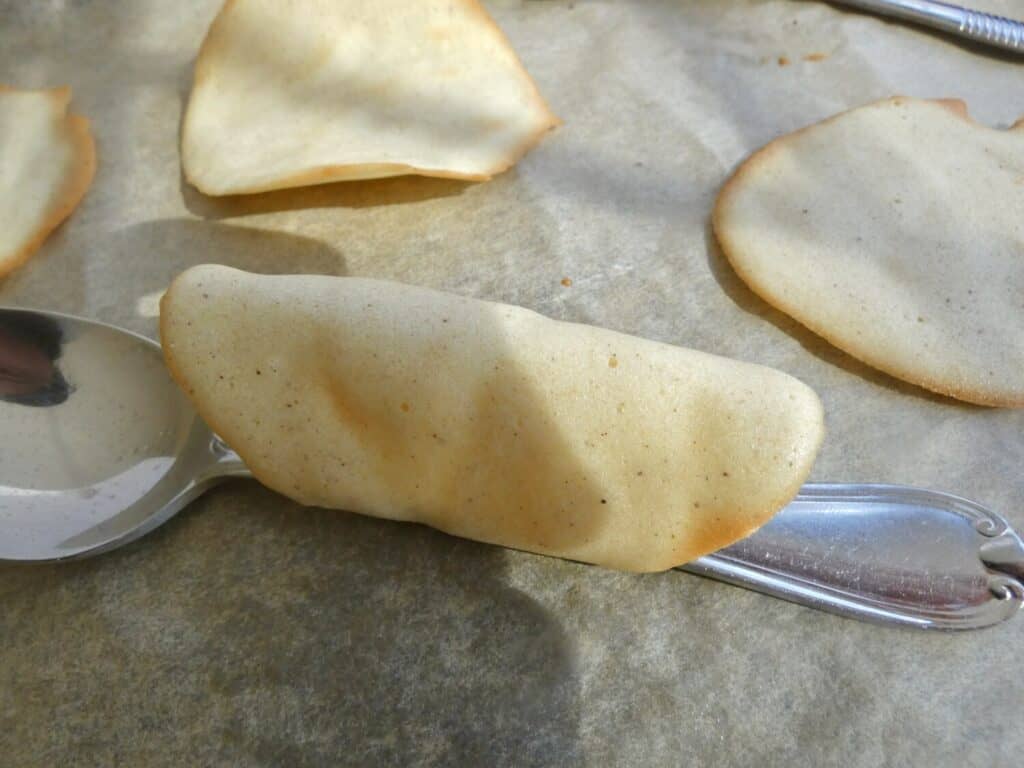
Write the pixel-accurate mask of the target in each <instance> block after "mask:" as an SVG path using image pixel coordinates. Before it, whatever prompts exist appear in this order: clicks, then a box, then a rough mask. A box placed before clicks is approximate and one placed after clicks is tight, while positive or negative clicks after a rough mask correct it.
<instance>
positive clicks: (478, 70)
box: [182, 0, 558, 195]
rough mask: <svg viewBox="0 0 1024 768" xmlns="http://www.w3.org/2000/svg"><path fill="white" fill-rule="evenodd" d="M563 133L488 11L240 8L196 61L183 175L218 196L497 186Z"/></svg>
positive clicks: (409, 5)
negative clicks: (551, 135) (420, 183)
mask: <svg viewBox="0 0 1024 768" xmlns="http://www.w3.org/2000/svg"><path fill="white" fill-rule="evenodd" d="M557 124H558V119H557V118H556V117H555V116H554V115H553V114H552V113H551V111H550V110H549V109H548V107H547V105H546V104H545V102H544V100H543V99H542V98H541V96H540V94H539V92H538V91H537V88H536V86H535V85H534V83H533V81H532V80H531V79H530V76H529V75H528V74H527V73H526V71H525V70H524V69H523V67H522V64H520V62H519V59H518V58H517V57H516V54H515V52H514V51H513V50H512V47H511V46H510V45H509V42H508V40H507V39H506V38H505V36H504V35H503V34H502V32H501V30H500V29H498V27H497V25H495V23H494V21H493V20H492V19H491V18H490V17H489V16H488V15H487V13H486V11H485V10H484V9H483V8H482V7H481V5H480V4H479V3H478V2H476V0H332V1H331V2H325V0H291V1H290V2H286V1H285V0H228V2H226V3H225V4H224V7H223V9H222V10H221V11H220V14H219V15H218V16H217V18H216V19H215V20H214V22H213V24H212V26H211V27H210V30H209V33H208V34H207V36H206V40H205V41H204V42H203V45H202V48H201V50H200V52H199V56H198V58H197V60H196V65H195V82H194V84H193V87H192V94H191V96H190V98H189V103H188V108H187V111H186V114H185V122H184V129H183V134H182V164H183V167H184V171H185V175H186V177H187V178H188V180H189V181H190V182H191V183H192V184H194V185H195V186H196V187H198V188H199V189H200V190H201V191H203V192H205V193H206V194H210V195H229V194H240V193H249V192H263V191H267V190H273V189H283V188H287V187H299V186H306V185H310V184H322V183H327V182H332V181H344V180H353V179H371V178H380V177H386V176H399V175H404V174H421V175H425V176H441V177H448V178H456V179H469V180H484V179H488V178H490V177H491V176H493V175H494V174H497V173H500V172H502V171H504V170H506V169H507V168H509V167H510V166H512V165H513V164H514V163H515V162H517V161H518V160H519V158H520V157H521V156H522V155H523V154H525V153H526V152H527V151H528V150H529V149H530V148H531V147H532V146H533V145H534V144H536V143H537V142H538V141H539V140H540V138H541V137H542V135H543V134H544V133H545V132H546V131H548V130H550V129H551V128H553V127H554V126H555V125H557Z"/></svg>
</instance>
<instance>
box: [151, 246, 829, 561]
mask: <svg viewBox="0 0 1024 768" xmlns="http://www.w3.org/2000/svg"><path fill="white" fill-rule="evenodd" d="M160 322H161V336H162V340H163V348H164V354H165V356H166V360H167V364H168V366H169V368H170V370H171V372H172V374H173V376H174V378H175V379H176V380H177V382H178V383H179V384H180V385H181V386H182V388H183V389H184V390H185V391H186V392H187V393H188V395H189V396H190V397H191V399H192V401H193V402H194V403H195V405H196V407H197V409H198V411H199V413H200V414H201V415H202V416H203V418H204V419H205V420H206V421H207V422H208V423H209V424H210V425H211V427H212V428H213V429H215V430H216V431H217V432H218V433H219V434H220V435H221V436H222V437H223V438H224V439H225V440H226V441H227V442H228V443H229V444H230V445H231V446H232V447H233V448H234V449H235V450H237V451H238V452H239V454H240V455H241V456H242V457H243V458H244V459H245V461H246V463H247V464H248V466H249V467H250V469H251V470H252V471H253V473H254V474H255V476H256V477H257V478H259V479H260V481H262V482H263V483H265V484H266V485H268V486H269V487H271V488H273V489H275V490H277V491H279V492H281V493H283V494H285V495H287V496H290V497H291V498H293V499H295V500H297V501H299V502H301V503H303V504H307V505H317V506H323V507H333V508H340V509H345V510H349V511H353V512H360V513H363V514H367V515H373V516H376V517H383V518H390V519H394V520H408V521H414V522H420V523H425V524H427V525H430V526H433V527H435V528H438V529H440V530H442V531H447V532H448V533H452V534H455V535H458V536H464V537H467V538H471V539H477V540H479V541H485V542H491V543H495V544H500V545H504V546H508V547H513V548H517V549H523V550H529V551H532V552H539V553H542V554H547V555H555V556H559V557H565V558H569V559H573V560H580V561H585V562H591V563H598V564H601V565H605V566H609V567H612V568H619V569H624V570H629V571H658V570H664V569H667V568H671V567H674V566H677V565H680V564H682V563H685V562H688V561H690V560H693V559H694V558H697V557H699V556H701V555H703V554H706V553H708V552H711V551H714V550H716V549H719V548H721V547H723V546H726V545H728V544H731V543H732V542H734V541H736V540H738V539H740V538H742V537H744V536H746V535H748V534H749V533H751V532H752V531H754V530H755V529H756V528H758V527H759V526H761V525H762V524H763V523H765V522H766V521H767V520H768V519H769V518H771V517H772V516H773V515H774V514H775V513H776V512H777V511H778V510H779V509H780V508H781V507H783V506H784V505H785V504H786V503H788V502H789V501H790V499H792V497H793V496H794V495H795V494H796V492H797V490H798V489H799V487H800V485H801V483H802V482H803V481H804V480H805V478H806V477H807V475H808V473H809V471H810V469H811V465H812V462H813V460H814V457H815V455H816V454H817V451H818V448H819V446H820V443H821V440H822V436H823V431H824V427H823V422H822V408H821V404H820V402H819V400H818V398H817V396H816V395H815V394H814V392H813V391H811V390H810V389H809V388H808V387H807V386H805V385H804V384H802V383H800V382H799V381H797V380H796V379H793V378H791V377H789V376H787V375H785V374H783V373H781V372H779V371H775V370H772V369H769V368H764V367H761V366H757V365H752V364H748V363H741V362H737V361H734V360H728V359H725V358H720V357H716V356H713V355H708V354H704V353H701V352H696V351H693V350H688V349H683V348H680V347H674V346H670V345H667V344H660V343H656V342H653V341H647V340H644V339H639V338H636V337H632V336H626V335H623V334H619V333H614V332H612V331H607V330H603V329H600V328H594V327H590V326H584V325H576V324H571V323H562V322H557V321H555V320H551V319H548V318H545V317H543V316H541V315H538V314H536V313H534V312H531V311H528V310H526V309H522V308H519V307H513V306H507V305H503V304H494V303H490V302H485V301H478V300H474V299H466V298H461V297H458V296H453V295H450V294H445V293H439V292H436V291H432V290H427V289H423V288H416V287H412V286H407V285H402V284H399V283H391V282H384V281H377V280H368V279H362V278H335V277H323V276H273V277H270V276H259V275H253V274H248V273H245V272H240V271H238V270H235V269H231V268H228V267H221V266H202V267H196V268H193V269H190V270H189V271H187V272H185V273H184V274H182V275H181V276H179V277H178V279H177V280H176V281H175V282H174V283H173V285H172V286H171V288H170V289H169V291H168V292H167V294H166V296H165V297H164V299H163V303H162V305H161V316H160Z"/></svg>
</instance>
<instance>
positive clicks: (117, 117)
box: [0, 0, 1024, 766]
mask: <svg viewBox="0 0 1024 768" xmlns="http://www.w3.org/2000/svg"><path fill="white" fill-rule="evenodd" d="M973 2H974V5H975V6H976V7H979V8H984V9H987V10H990V11H994V12H1002V13H1004V14H1011V13H1016V14H1017V15H1024V13H1022V10H1024V9H1022V7H1021V5H1020V3H1018V2H1016V1H1015V0H1002V1H1001V2H1000V1H998V0H991V1H990V2H984V3H983V2H982V1H981V0H973ZM217 5H218V2H217V0H187V1H182V2H175V3H168V2H162V1H161V0H136V1H135V2H131V3H123V2H116V0H91V1H90V0H52V1H51V2H31V3H28V2H22V1H21V0H0V80H2V81H5V82H7V83H10V84H13V85H17V86H19V87H41V86H48V85H59V84H64V83H68V84H70V85H71V86H72V87H73V88H74V102H73V108H74V110H75V111H76V112H80V113H83V114H85V115H87V116H88V117H89V118H91V120H92V121H93V126H94V132H95V135H96V139H97V144H98V151H99V171H98V173H97V176H96V181H95V184H94V186H93V188H92V190H91V191H90V192H89V194H88V195H87V197H86V199H85V201H84V203H83V204H82V206H81V207H80V208H79V210H78V211H76V212H75V214H74V215H73V216H72V217H71V219H70V220H69V221H68V222H67V223H66V224H65V225H64V226H62V227H61V228H60V229H59V230H58V231H57V232H56V233H55V234H54V235H53V236H52V237H51V238H50V240H49V241H48V242H47V243H46V245H45V246H44V247H43V249H42V250H41V251H40V252H39V253H38V254H37V255H36V256H35V258H34V259H33V260H32V261H31V262H30V263H29V264H28V265H27V266H26V267H25V268H23V269H21V270H20V271H18V272H17V273H15V274H14V275H13V276H12V277H11V278H9V279H8V280H6V281H5V282H2V283H0V303H4V304H15V305H30V306H41V307H47V308H52V309H56V310H61V311H65V312H72V313H76V314H81V315H86V316H90V317H95V318H99V319H101V320H105V321H108V322H112V323H116V324H119V325H122V326H125V327H128V328H131V329H133V330H136V331H140V332H143V333H146V334H149V335H152V336H155V334H156V317H155V313H156V301H157V298H158V297H159V294H160V292H161V291H162V290H163V289H164V288H165V287H166V285H167V283H168V282H169V280H170V279H171V278H172V277H173V276H174V275H175V274H176V273H178V272H179V271H180V270H182V269H184V268H185V267H187V266H189V265H192V264H197V263H201V262H209V261H216V262H222V263H225V264H230V265H233V266H237V267H241V268H245V269H250V270H255V271H263V272H314V273H326V274H348V275H367V276H373V277H382V278H394V279H398V280H403V281H406V282H411V283H418V284H422V285H427V286H433V287H438V288H444V289H448V290H452V291H456V292H459V293H463V294H466V295H472V296H478V297H481V298H488V299H497V300H501V301H507V302H512V303H516V304H522V305H525V306H528V307H531V308H534V309H537V310H539V311H541V312H544V313H546V314H549V315H552V316H555V317H558V318H562V319H567V320H576V321H582V322H588V323H594V324H598V325H603V326H607V327H610V328H614V329H616V330H621V331H625V332H629V333H633V334H638V335H641V336H646V337H649V338H654V339H659V340H664V341H668V342H672V343H677V344H682V345H686V346H691V347H696V348H699V349H703V350H707V351H712V352H716V353H719V354H724V355H729V356H732V357H736V358H740V359H744V360H750V361H756V362H759V363H765V364H768V365H772V366H776V367H778V368H781V369H783V370H785V371H788V372H790V373H792V374H794V375H796V376H798V377H800V378H801V379H803V380H804V381H806V382H807V383H809V384H810V385H812V386H813V387H814V388H815V389H817V391H818V392H819V393H820V394H821V396H822V399H823V400H824V402H825V405H826V409H827V419H828V428H829V435H828V438H827V440H826V443H825V446H824V448H823V451H822V454H821V457H820V459H819V461H818V463H817V466H816V468H815V471H814V478H815V479H818V480H851V481H884V482H899V483H909V484H916V485H921V486H926V487H932V488H937V489H943V490H948V491H953V492H955V493H958V494H961V495H964V496H968V497H971V498H975V499H977V500H979V501H982V502H985V503H987V504H989V505H991V506H992V507H993V508H994V509H996V510H998V511H1000V512H1002V513H1003V514H1004V515H1005V516H1007V517H1008V518H1009V519H1010V520H1011V521H1012V522H1014V523H1015V524H1016V525H1017V526H1018V527H1024V474H1022V471H1021V468H1022V467H1024V411H1018V412H1012V411H1000V410H987V409H983V408H977V407H972V406H968V405H963V404H958V403H955V402H953V401H950V400H946V399H943V398H939V397H936V396H933V395H930V394H928V393H926V392H924V391H923V390H920V389H917V388H914V387H912V386H909V385H904V384H901V383H899V382H896V381H894V380H893V379H891V378H889V377H886V376H884V375H882V374H879V373H876V372H874V371H872V370H871V369H868V368H866V367H865V366H864V365H862V364H860V363H858V362H856V361H855V360H853V359H851V358H850V357H848V356H847V355H845V354H843V353H841V352H839V351H837V350H836V349H834V348H832V347H831V346H829V345H828V344H826V343H824V342H822V341H821V340H819V339H818V338H816V337H815V336H813V335H812V334H810V333H809V332H807V331H805V330H802V329H801V328H800V327H798V326H796V324H795V323H793V322H792V321H790V320H789V319H787V318H786V317H785V316H783V315H781V314H780V313H778V312H776V311H774V310H772V309H771V308H769V307H768V306H767V305H765V304H764V303H763V302H761V301H760V300H758V299H757V298H755V297H754V295H753V294H751V293H750V291H749V290H748V289H747V288H746V287H745V286H744V285H743V284H742V283H741V282H740V281H739V280H738V279H737V278H736V276H735V275H734V274H733V272H732V271H731V270H730V268H729V267H728V265H727V264H726V263H725V262H724V261H723V259H722V256H721V254H720V253H719V251H718V250H717V248H716V247H715V245H714V243H713V241H712V238H711V236H710V234H709V225H708V213H709V211H710V208H711V204H712V202H713V200H714V196H715V194H716V192H717V189H718V188H719V186H720V185H721V183H722V181H723V180H724V179H725V177H726V176H727V174H728V173H729V171H730V169H731V168H733V167H734V166H735V165H736V163H738V162H739V161H740V160H741V159H742V158H743V157H744V156H745V155H746V154H748V153H749V152H750V151H751V150H753V149H755V148H757V147H758V146H760V145H762V144H763V143H765V142H767V141H768V140H770V139H772V138H774V137H775V136H777V135H779V134H780V133H783V132H787V131H790V130H792V129H795V128H798V127H801V126H803V125H806V124H808V123H810V122H813V121H816V120H818V119H820V118H823V117H825V116H827V115H830V114H832V113H835V112H837V111H839V110H842V109H846V108H849V107H853V106H856V105H859V104H862V103H864V102H867V101H870V100H873V99H877V98H882V97H885V96H889V95H892V94H894V93H903V94H907V95H912V96H958V97H961V98H964V99H965V100H966V101H967V102H968V104H969V106H970V109H971V111H972V113H973V114H974V116H976V117H977V118H978V119H980V120H982V121H984V122H987V123H990V124H993V125H997V126H1007V125H1009V124H1011V123H1012V122H1014V121H1015V120H1016V119H1017V118H1018V117H1019V116H1020V115H1021V114H1022V113H1024V64H1022V63H1018V62H1015V61H1014V60H1012V59H1009V58H1000V57H998V56H990V55H987V54H983V53H981V52H979V51H978V50H977V49H973V48H968V47H965V46H962V45H960V44H958V43H956V42H954V41H951V40H949V39H946V38H942V37H939V36H935V35H932V34H930V33H927V32H923V31H918V30H915V29H913V28H909V27H905V26H900V25H896V24H892V23H888V22H884V21H881V20H878V19H876V18H873V17H870V16H865V15H859V14H855V13H851V12H845V11H843V10H841V9H840V8H839V7H838V6H837V7H833V6H830V5H828V4H825V3H820V2H809V1H807V2H799V1H795V0H794V1H790V0H772V1H770V2H756V1H754V0H746V1H744V0H732V1H728V2H712V1H711V0H707V1H706V2H697V1H696V0H694V1H691V2H681V1H680V2H654V1H647V0H633V1H630V0H621V1H620V2H585V1H579V0H577V2H575V3H572V2H542V1H539V0H537V1H532V2H500V3H499V2H495V3H491V4H490V8H491V10H492V11H493V13H494V15H495V16H496V18H497V19H498V21H499V22H500V23H501V25H502V26H503V28H504V29H505V30H506V32H507V34H508V35H509V37H510V38H511V40H512V42H513V43H514V45H515V46H516V48H517V50H518V51H519V53H520V55H521V57H522V59H523V60H524V63H525V64H526V66H527V68H528V69H529V70H530V72H531V73H532V74H533V76H534V77H535V79H536V80H537V82H538V84H539V86H540V88H541V90H542V92H543V93H544V94H545V96H546V97H547V98H548V99H549V101H550V103H551V105H552V107H553V108H554V109H555V111H556V112H557V113H558V114H559V115H560V116H561V117H562V118H563V119H564V121H565V125H564V126H563V127H562V128H561V129H559V130H558V131H557V132H555V133H553V134H551V135H550V136H549V137H547V138H546V139H545V141H544V142H543V143H542V144H541V145H540V147H538V148H537V149H536V150H535V151H533V152H532V153H531V154H530V155H528V156H527V157H526V159H525V160H524V161H523V162H522V163H521V164H520V165H519V166H518V167H517V168H515V169H514V170H512V171H511V172H509V173H506V174H504V175H502V176H500V177H499V178H497V179H495V180H494V181H492V182H490V183H486V184H464V183H459V182H454V181H443V180H428V179H414V178H406V179H392V180H386V181H378V182H361V183H353V184H348V185H333V186H329V187H323V188H314V189H308V190H298V191H293V192H282V193H272V194H267V195H260V196H255V197H250V198H240V199H228V200H215V199H210V198H205V197H203V196H202V195H200V194H199V193H197V192H196V191H195V190H193V189H191V188H190V187H188V186H187V185H186V184H184V183H183V182H182V180H181V176H180V171H179V159H178V148H177V137H178V132H179V121H180V118H181V113H182V107H183V103H184V100H185V98H186V96H187V92H188V86H189V81H190V78H191V71H190V67H191V60H192V58H193V56H194V54H195V51H196V49H197V47H198V44H199V41H200V39H201V37H202V35H203V33H204V31H205V29H206V26H207V25H208V23H209V21H210V20H211V19H212V17H213V15H214V14H215V12H216V9H217ZM818 54H821V56H819V55H818ZM807 57H811V58H812V59H818V60H808V58H807ZM923 192H924V193H926V191H923ZM564 277H569V278H571V281H572V285H571V286H569V287H566V286H563V285H562V282H561V281H562V279H563V278H564ZM0 603H2V604H3V606H4V607H3V611H2V612H0V636H2V637H3V644H2V646H0V734H3V735H2V736H0V743H2V744H3V750H2V751H3V753H4V755H5V758H4V762H5V763H10V764H14V765H34V764H41V763H46V764H55V763H58V762H60V761H61V760H62V759H64V758H71V757H72V756H73V757H75V758H77V759H78V760H81V761H83V763H85V764H112V762H113V761H114V760H116V759H120V760H122V761H124V762H125V764H143V763H144V762H145V763H146V764H149V765H181V764H228V763H244V764H260V765H276V764H287V765H336V764H339V762H340V763H346V764H352V765H368V764H374V763H380V764H396V763H398V764H406V765H409V764H416V763H431V762H437V763H444V764H455V763H463V764H480V765H483V764H489V765H528V764H538V765H539V764H563V765H574V764H584V763H586V764H590V765H613V764H620V765H626V764H632V765H657V766H662V765H663V766H678V765H698V764H707V765H711V764H714V765H722V764H729V763H731V764H735V765H758V766H775V765H779V766H789V765H798V764H804V765H819V766H825V765H837V766H838V765H842V766H876V765H880V764H888V765H957V766H960V765H1012V764H1016V763H1018V762H1020V761H1021V760H1024V730H1022V729H1021V728H1020V713H1021V711H1022V704H1024V676H1022V675H1020V674H1017V673H1015V672H1013V668H1012V665H1011V666H1010V667H1007V666H1005V665H1006V664H1007V663H1008V662H1007V659H1011V658H1012V657H1013V655H1014V652H1015V651H1016V650H1017V649H1019V648H1021V647H1022V642H1021V641H1022V640H1024V620H1021V619H1018V620H1017V621H1015V622H1011V623H1008V624H1005V625H1003V626H1001V627H999V628H996V629H993V630H990V631H986V632H983V633H977V634H963V635H956V636H953V635H925V634H920V633H913V632H896V631H891V630H882V629H879V628H876V627H872V626H867V625H864V624H859V623H855V622H851V621H847V620H841V619H838V618H834V617H831V616H827V615H825V614H821V613H817V612H814V611H810V610H806V609H802V608H799V607H796V606H791V605H788V604H785V603H782V602H779V601H777V600H772V599H769V598H766V597H761V596H758V595H755V594H753V593H749V592H746V591H743V590H740V589H735V588H732V587H727V586H724V585H720V584H716V583H714V582H710V581H704V580H701V579H698V578H696V577H692V576H689V575H686V574H681V573H671V574H667V575H660V576H648V577H637V576H630V575H623V574H617V573H612V572H607V571H602V570H599V569H595V568H588V567H585V566H580V565H575V564H571V563H564V562H560V561H556V560H550V559H545V558H542V557H535V556H530V555H525V554H521V553H513V552H508V551H504V550H499V549H496V548H492V547H486V546H483V545H477V544H474V543H471V542H462V541H458V540H455V539H451V538H449V537H445V536H443V535H441V534H437V533H434V532H431V531H428V530H426V529H422V528H419V527H416V526H401V525H395V524H389V523H385V522H382V521H376V520H368V519H362V518H356V517H354V516H350V515H346V514H342V513H335V512H326V511H319V510H304V509H300V508H298V507H296V505H294V504H292V503H290V502H288V501H286V500H284V499H282V498H280V497H278V496H275V495H274V494H272V493H270V492H269V491H265V490H263V489H261V488H260V487H259V486H257V485H255V484H254V483H238V484H234V485H231V486H227V487H225V488H223V489H221V490H218V491H216V492H215V493H213V494H212V495H210V496H208V497H206V498H205V499H203V500H201V501H199V502H197V503H195V504H193V505H192V507H191V508H190V509H189V510H188V511H187V512H186V513H184V514H182V515H181V516H179V517H178V518H177V519H175V520H173V521H172V522H171V523H169V524H168V525H167V526H165V527H164V528H162V529H161V530H159V531H158V532H156V533H154V534H151V535H150V536H149V537H147V538H146V539H144V540H143V541H141V542H139V543H137V544H135V545H133V546H132V547H130V548H129V549H128V550H125V551H121V552H118V553H115V554H112V555H108V556H104V557H103V558H101V559H98V560H95V561H91V562H84V563H77V564H69V565H63V566H59V567H52V568H49V567H47V568H31V569H22V568H14V567H3V568H0ZM56 659H59V660H60V664H59V666H58V665H57V663H56V662H55V660H56ZM12 761H13V762H12Z"/></svg>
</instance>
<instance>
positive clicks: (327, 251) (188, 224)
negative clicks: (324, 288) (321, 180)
mask: <svg viewBox="0 0 1024 768" xmlns="http://www.w3.org/2000/svg"><path fill="white" fill-rule="evenodd" d="M107 250H108V253H109V259H110V261H109V265H110V267H111V269H112V270H113V271H115V272H116V274H117V283H118V287H119V289H120V291H119V292H120V294H121V295H123V296H126V297H133V298H134V299H135V300H139V299H141V298H142V297H145V296H152V295H153V294H155V293H157V292H160V291H164V290H166V289H167V287H168V286H169V285H170V284H171V281H173V280H174V278H175V277H177V276H178V275H179V274H180V273H182V272H184V271H185V270H186V269H188V268H189V267H193V266H196V265H197V264H224V265H226V266H229V267H236V268H237V269H243V270H246V271H248V272H259V273H263V274H276V273H288V274H292V273H302V274H322V275H344V274H345V273H346V267H345V259H344V257H343V256H342V254H341V253H339V252H338V251H337V250H336V249H335V248H333V247H331V246H330V245H327V244H326V243H323V242H321V241H319V240H315V239H313V238H310V237H304V236H302V235H294V234H291V233H288V232H280V231H276V230H265V229H256V228H252V227H243V226H235V225H231V224H222V223H219V222H215V221H200V220H195V219H184V218H183V219H157V220H154V221H146V222H142V223H141V224H133V225H131V226H128V227H125V228H124V229H121V230H119V231H117V232H115V233H114V234H112V235H111V236H110V240H109V242H108V244H107ZM150 311H151V312H152V311H153V308H150ZM99 314H100V317H99V319H101V320H103V321H105V322H109V323H114V324H116V325H120V326H123V327H125V328H129V329H131V330H135V331H138V332H142V333H149V334H151V335H152V334H153V333H154V332H155V330H156V319H155V316H150V317H146V316H140V310H139V307H137V306H135V305H134V302H121V303H119V304H116V305H114V306H111V307H109V308H107V309H105V310H103V311H102V312H100V313H99Z"/></svg>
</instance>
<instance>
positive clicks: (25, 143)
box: [0, 85, 96, 277]
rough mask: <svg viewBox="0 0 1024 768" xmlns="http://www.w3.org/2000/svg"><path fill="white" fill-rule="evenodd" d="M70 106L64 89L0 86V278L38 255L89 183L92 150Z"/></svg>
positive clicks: (82, 123) (81, 120)
mask: <svg viewBox="0 0 1024 768" xmlns="http://www.w3.org/2000/svg"><path fill="white" fill-rule="evenodd" d="M70 101H71V89H70V88H66V87H65V88H54V89H50V90H38V91H21V90H15V89H14V88H10V87H8V86H3V85H0V277H3V276H5V275H7V274H8V273H10V272H11V271H12V270H14V269H16V268H17V267H19V266H21V265H22V264H24V263H25V261H27V260H28V258H29V256H31V255H32V254H33V253H35V251H36V250H38V249H39V246H41V245H42V244H43V241H44V240H45V239H46V237H47V236H48V235H49V234H50V232H52V231H53V230H54V229H56V227H57V226H58V225H59V224H60V223H61V222H62V221H64V219H66V218H67V217H68V216H70V215H71V212H72V211H73V210H74V209H75V207H76V206H77V205H78V203H79V202H80V201H81V199H82V197H84V196H85V193H86V190H88V189H89V185H90V184H91V183H92V179H93V175H94V174H95V172H96V147H95V144H94V143H93V139H92V134H91V133H90V131H89V121H88V120H86V119H85V118H84V117H81V116H80V115H73V114H68V104H69V103H70Z"/></svg>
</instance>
